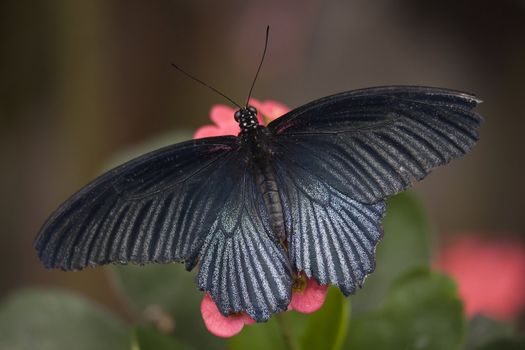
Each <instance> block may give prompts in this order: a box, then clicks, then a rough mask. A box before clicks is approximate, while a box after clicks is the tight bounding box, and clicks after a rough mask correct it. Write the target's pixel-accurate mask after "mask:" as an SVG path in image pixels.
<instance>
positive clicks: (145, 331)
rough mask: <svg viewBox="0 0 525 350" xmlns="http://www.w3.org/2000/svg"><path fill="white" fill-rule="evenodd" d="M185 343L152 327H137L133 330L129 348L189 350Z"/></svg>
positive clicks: (142, 349)
mask: <svg viewBox="0 0 525 350" xmlns="http://www.w3.org/2000/svg"><path fill="white" fill-rule="evenodd" d="M189 349H190V348H189V347H188V346H187V345H184V344H182V343H180V342H178V341H177V340H176V339H174V338H173V337H170V336H168V335H164V334H161V333H159V332H158V331H156V330H155V329H152V328H144V327H137V328H136V329H135V331H134V332H133V342H132V346H131V350H189Z"/></svg>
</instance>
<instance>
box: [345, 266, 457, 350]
mask: <svg viewBox="0 0 525 350" xmlns="http://www.w3.org/2000/svg"><path fill="white" fill-rule="evenodd" d="M464 331H465V325H464V319H463V310H462V304H461V301H460V299H459V297H458V295H457V293H456V287H455V285H454V282H453V281H452V280H451V279H449V278H448V277H445V276H443V275H439V274H435V273H431V272H430V271H429V270H427V269H415V270H414V271H410V272H408V273H407V274H404V275H402V276H401V277H399V278H398V279H397V280H396V281H395V282H394V284H393V287H392V289H391V290H390V292H389V293H388V295H387V297H386V299H385V300H384V301H383V303H382V305H381V307H380V308H379V309H378V310H376V311H372V312H370V313H367V314H362V315H361V316H360V317H359V318H356V319H354V320H353V321H352V323H351V325H350V333H349V336H348V343H347V344H348V348H350V349H459V347H460V345H461V342H462V339H463V334H464Z"/></svg>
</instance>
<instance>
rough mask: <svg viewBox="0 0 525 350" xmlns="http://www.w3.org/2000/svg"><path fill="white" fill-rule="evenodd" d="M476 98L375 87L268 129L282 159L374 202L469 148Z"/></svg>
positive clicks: (332, 99) (309, 107)
mask: <svg viewBox="0 0 525 350" xmlns="http://www.w3.org/2000/svg"><path fill="white" fill-rule="evenodd" d="M479 102H480V101H479V100H477V99H476V98H474V97H473V96H471V95H468V94H465V93H460V92H455V91H451V90H444V89H435V88H424V87H383V88H370V89H363V90H354V91H349V92H345V93H342V94H339V95H333V96H329V97H326V98H323V99H320V100H318V101H314V102H311V103H309V104H306V105H304V106H302V107H299V108H297V109H295V110H292V111H290V112H289V113H287V114H285V115H284V116H282V117H281V118H278V119H277V120H275V121H273V122H272V123H270V124H269V125H268V128H269V129H270V131H271V132H272V133H273V135H274V140H275V141H274V142H276V143H277V144H279V145H280V146H281V147H282V149H283V154H282V158H283V159H284V160H285V161H286V162H288V163H293V164H295V165H296V166H298V167H301V168H304V169H305V170H306V171H307V172H308V173H311V174H313V175H315V176H316V177H317V178H319V179H323V180H324V181H326V182H327V183H329V184H330V185H331V186H332V187H334V188H336V189H337V190H339V191H340V192H341V193H345V194H346V195H348V196H349V197H351V198H352V199H354V200H357V201H359V202H364V203H375V202H377V201H380V200H383V199H384V198H385V197H387V196H389V195H393V194H396V193H398V192H400V191H402V190H404V189H406V188H408V187H409V186H410V185H411V182H412V180H413V179H418V180H419V179H421V178H423V177H425V176H426V175H427V174H428V173H429V172H430V170H431V169H432V168H434V167H436V166H438V165H443V164H446V163H447V162H449V161H450V160H452V159H454V158H458V157H460V156H462V155H464V154H465V153H466V152H467V151H469V150H470V149H471V148H472V146H473V145H474V143H475V142H476V141H477V139H478V131H477V129H478V127H479V125H480V122H481V117H480V116H479V115H477V114H476V113H474V112H472V109H473V108H474V107H475V106H476V105H477V103H479Z"/></svg>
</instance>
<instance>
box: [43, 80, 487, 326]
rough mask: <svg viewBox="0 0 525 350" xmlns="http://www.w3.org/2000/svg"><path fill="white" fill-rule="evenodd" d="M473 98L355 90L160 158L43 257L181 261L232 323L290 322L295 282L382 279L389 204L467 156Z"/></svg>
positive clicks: (241, 120) (88, 199)
mask: <svg viewBox="0 0 525 350" xmlns="http://www.w3.org/2000/svg"><path fill="white" fill-rule="evenodd" d="M480 102H481V101H480V100H479V99H477V98H476V97H474V96H473V95H470V94H467V93H463V92H458V91H453V90H447V89H439V88H431V87H418V86H387V87H376V88H367V89H360V90H353V91H348V92H343V93H340V94H336V95H332V96H328V97H325V98H322V99H319V100H316V101H313V102H310V103H308V104H305V105H303V106H301V107H298V108H296V109H294V110H292V111H290V112H288V113H286V114H285V115H283V116H282V117H280V118H278V119H276V120H274V121H272V122H271V123H270V124H268V126H262V125H259V122H258V120H257V110H256V109H255V108H254V107H252V106H248V105H246V106H245V107H241V108H239V109H238V110H237V111H236V112H235V114H234V115H233V116H232V118H235V120H236V121H237V122H238V124H239V126H240V130H241V131H240V133H239V134H238V135H237V136H220V137H209V138H202V139H194V140H190V141H186V142H182V143H178V144H174V145H171V146H168V147H165V148H161V149H158V150H156V151H153V152H151V153H148V154H145V155H143V156H141V157H138V158H136V159H134V160H131V161H129V162H127V163H125V164H123V165H121V166H119V167H117V168H115V169H113V170H110V171H109V172H107V173H105V174H103V175H101V176H100V177H98V178H97V179H95V180H94V181H93V182H91V183H90V184H88V185H87V186H85V187H84V188H82V189H81V190H80V191H79V192H77V193H76V194H74V195H73V196H72V197H71V198H69V199H68V200H66V201H65V202H64V203H63V204H62V205H61V206H60V207H59V208H58V209H57V210H56V211H55V212H54V213H53V214H52V215H51V216H50V217H49V218H48V219H47V221H46V222H45V224H44V225H43V227H42V228H41V230H40V232H39V234H38V236H37V238H36V241H35V247H36V250H37V252H38V255H39V257H40V259H41V260H42V262H43V264H44V265H45V266H46V267H47V268H59V269H62V270H80V269H83V268H85V267H87V266H96V265H103V264H109V263H118V264H129V263H132V264H146V263H172V262H182V263H184V264H185V267H186V269H187V270H192V269H194V268H196V267H197V268H198V272H197V285H198V287H199V288H200V289H201V290H203V291H206V292H207V293H209V294H210V296H211V297H212V298H213V300H214V301H215V303H216V304H217V306H218V308H219V310H220V311H221V313H222V314H224V315H229V314H233V313H238V312H246V313H247V314H248V315H250V316H251V317H252V318H254V319H255V320H256V321H258V322H261V321H265V320H267V319H268V318H269V317H270V316H271V315H272V314H274V313H277V312H280V311H283V310H286V308H287V306H288V304H289V303H290V298H291V289H292V279H293V277H292V276H293V275H294V274H296V273H299V272H304V273H305V274H306V276H308V277H313V278H315V279H316V280H317V281H318V282H319V283H320V284H332V285H336V286H338V287H339V288H340V289H341V291H342V292H343V293H344V294H345V295H349V294H352V293H354V292H355V290H356V288H357V287H359V286H361V284H362V283H363V281H364V279H365V277H366V276H367V275H368V274H370V273H371V272H372V271H373V270H374V267H375V257H374V254H375V248H376V245H377V244H378V242H379V241H380V239H381V237H382V235H383V232H382V228H381V220H382V218H383V215H384V213H385V199H386V198H387V197H389V196H392V195H394V194H396V193H399V192H401V191H403V190H405V189H407V188H408V187H410V186H411V184H412V182H413V181H414V180H420V179H422V178H424V177H425V176H426V175H427V174H428V173H429V172H430V171H431V169H432V168H434V167H436V166H439V165H443V164H446V163H448V162H449V161H451V160H452V159H455V158H458V157H461V156H462V155H464V154H465V153H467V152H468V151H469V150H470V149H471V148H472V147H473V145H474V144H475V142H476V141H477V140H478V128H479V126H480V123H481V120H482V119H481V117H480V116H479V115H478V114H477V113H475V112H474V111H473V108H474V107H475V106H476V105H477V104H478V103H480Z"/></svg>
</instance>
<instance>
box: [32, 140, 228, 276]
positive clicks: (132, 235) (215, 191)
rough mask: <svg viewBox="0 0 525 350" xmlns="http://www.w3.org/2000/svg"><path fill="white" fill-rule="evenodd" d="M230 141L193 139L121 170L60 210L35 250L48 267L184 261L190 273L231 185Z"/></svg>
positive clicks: (104, 175) (98, 179)
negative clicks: (227, 180)
mask: <svg viewBox="0 0 525 350" xmlns="http://www.w3.org/2000/svg"><path fill="white" fill-rule="evenodd" d="M237 147H238V143H237V139H236V138H235V137H215V138H207V139H199V140H192V141H188V142H183V143H180V144H176V145H173V146H168V147H165V148H162V149H159V150H156V151H153V152H151V153H149V154H146V155H144V156H141V157H139V158H137V159H135V160H132V161H130V162H128V163H125V164H123V165H121V166H119V167H117V168H115V169H113V170H111V171H109V172H107V173H105V174H103V175H101V176H100V177H98V178H97V179H95V180H94V181H93V182H91V183H90V184H88V185H87V186H86V187H84V188H83V189H81V190H80V191H79V192H77V193H76V194H75V195H73V196H72V197H71V198H70V199H68V200H67V201H66V202H65V203H64V204H62V205H61V206H60V207H59V208H58V209H57V210H56V211H55V212H54V213H53V214H52V215H51V217H50V218H49V219H48V220H47V221H46V223H45V224H44V226H43V227H42V229H41V230H40V232H39V234H38V236H37V239H36V242H35V246H36V249H37V251H38V254H39V256H40V258H41V260H42V261H43V263H44V265H45V266H46V267H49V268H51V267H54V268H61V269H64V270H75V269H82V268H84V267H86V266H93V265H101V264H106V263H111V262H113V263H138V264H144V263H148V262H161V263H167V262H172V261H186V264H187V265H188V268H191V267H192V265H193V264H194V260H195V259H196V254H197V253H198V251H199V249H200V246H201V244H202V241H203V239H204V238H205V234H207V233H208V232H209V229H210V227H211V225H212V224H213V221H214V220H215V218H216V217H217V215H218V213H219V211H220V209H221V207H222V205H223V203H224V202H225V201H226V197H227V196H228V194H229V193H230V191H231V190H232V188H233V186H234V185H235V184H233V183H227V182H225V181H224V179H225V178H229V177H231V176H230V175H231V174H230V172H231V170H230V169H228V166H227V165H228V162H229V160H230V159H231V158H233V157H235V155H236V153H235V150H236V149H237Z"/></svg>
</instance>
